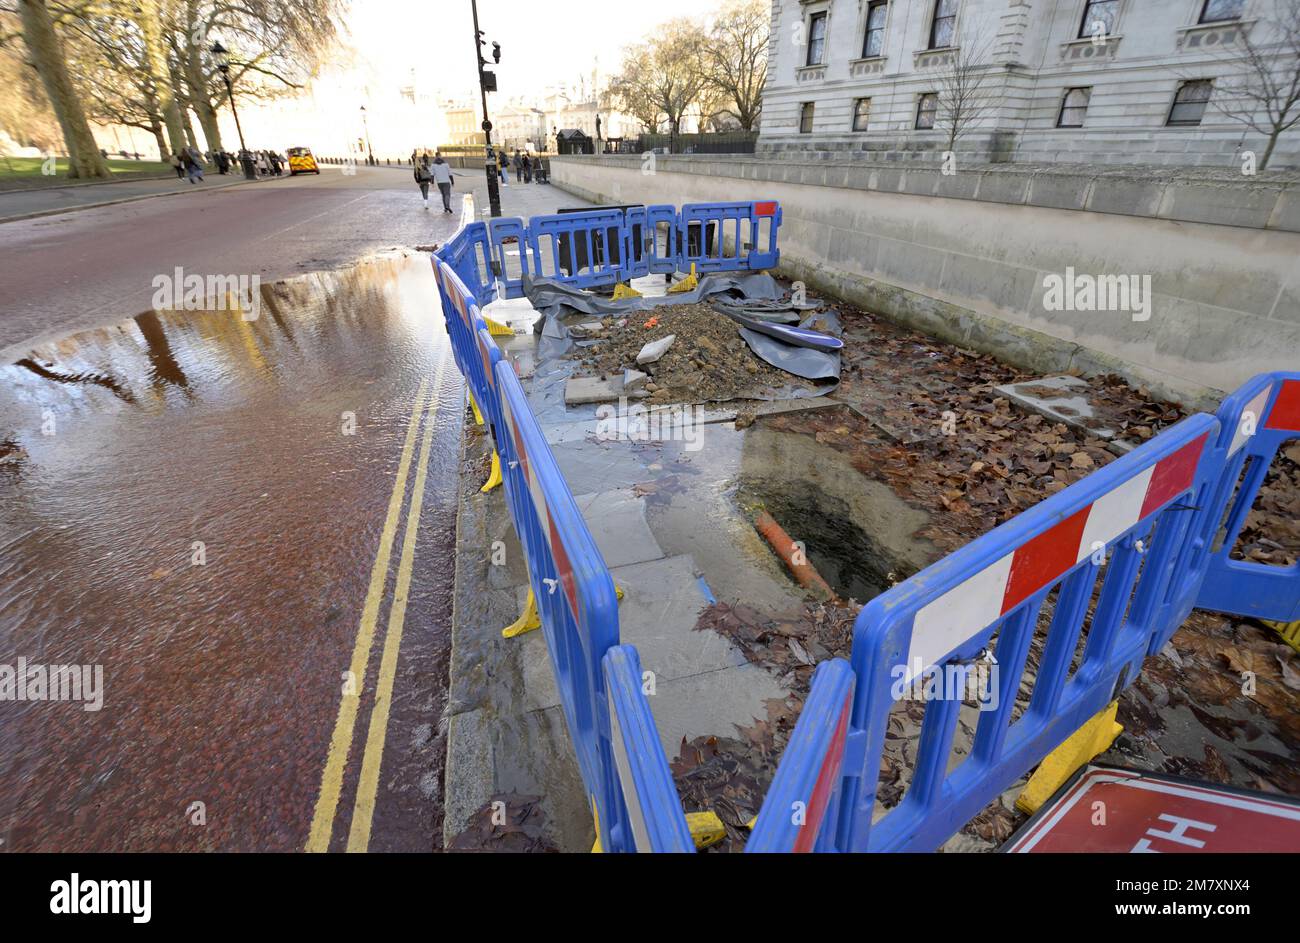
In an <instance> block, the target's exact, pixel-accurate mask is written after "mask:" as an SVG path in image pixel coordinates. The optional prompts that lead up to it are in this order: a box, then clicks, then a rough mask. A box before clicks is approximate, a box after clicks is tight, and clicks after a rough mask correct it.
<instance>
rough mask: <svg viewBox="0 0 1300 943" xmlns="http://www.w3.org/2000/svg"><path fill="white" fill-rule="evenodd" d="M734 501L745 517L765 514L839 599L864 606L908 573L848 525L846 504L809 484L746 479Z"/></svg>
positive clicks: (907, 567) (860, 530)
mask: <svg viewBox="0 0 1300 943" xmlns="http://www.w3.org/2000/svg"><path fill="white" fill-rule="evenodd" d="M736 497H737V500H738V501H739V502H740V503H741V506H742V507H744V508H746V510H748V511H749V512H750V513H751V516H752V515H753V514H757V513H758V512H759V511H767V513H769V514H770V515H772V517H773V518H774V519H775V520H776V522H777V523H778V524H780V525H781V527H782V528H783V529H784V530H785V532H786V533H787V534H789V535H790V537H791V539H792V540H795V541H798V542H799V543H802V544H803V547H804V553H805V555H806V556H807V558H808V562H809V563H810V564H812V566H813V567H814V568H815V569H816V570H817V572H818V573H820V574H821V575H822V578H823V579H825V580H826V582H827V583H829V584H830V586H831V589H833V590H834V591H835V592H836V594H837V595H839V596H840V597H841V598H843V599H856V600H857V601H858V602H862V603H865V602H868V601H870V600H871V599H874V598H875V597H876V596H879V595H880V594H881V593H883V592H884V591H885V590H887V589H888V588H889V587H890V586H892V585H894V584H895V583H897V582H899V581H900V580H904V579H906V578H907V577H909V576H911V575H912V573H913V572H914V569H913V568H912V567H911V566H910V565H909V564H907V563H906V562H904V561H903V560H900V559H899V558H898V556H897V555H896V554H894V553H891V552H890V551H889V549H888V548H886V547H885V546H883V545H882V543H881V542H880V541H879V540H878V539H877V538H876V537H873V536H872V534H871V533H870V532H869V531H868V530H867V529H866V528H864V527H863V526H862V525H861V524H859V523H858V522H857V521H855V520H853V513H852V509H851V508H850V507H849V503H848V502H847V501H845V500H843V499H842V498H837V497H835V496H834V495H832V494H828V493H827V492H826V491H825V490H824V489H823V488H821V487H820V486H819V485H817V484H815V483H814V482H811V481H808V480H806V479H793V480H792V479H788V478H756V477H746V478H742V479H741V480H740V484H739V489H738V490H737V495H736Z"/></svg>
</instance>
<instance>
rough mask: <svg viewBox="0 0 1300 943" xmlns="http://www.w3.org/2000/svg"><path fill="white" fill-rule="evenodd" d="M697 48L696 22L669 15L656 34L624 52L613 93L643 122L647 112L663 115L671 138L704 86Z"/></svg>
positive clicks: (698, 36) (699, 40)
mask: <svg viewBox="0 0 1300 943" xmlns="http://www.w3.org/2000/svg"><path fill="white" fill-rule="evenodd" d="M701 48H702V40H701V39H700V34H699V29H698V28H697V27H696V25H695V24H694V23H692V22H691V21H690V20H689V19H685V18H680V19H676V20H671V21H669V22H668V23H666V24H664V25H663V26H662V27H660V33H659V35H658V36H657V37H655V38H654V39H652V40H650V41H649V42H648V43H644V44H642V45H640V46H634V47H632V48H631V49H629V50H628V51H627V52H626V53H625V54H624V60H623V68H622V70H621V71H620V73H619V75H618V77H617V78H616V79H615V80H614V85H613V92H614V95H615V97H616V98H617V100H618V101H619V103H620V104H621V105H622V106H623V107H624V109H625V110H627V111H628V113H629V114H632V115H634V116H635V117H636V118H637V119H638V120H639V121H641V122H642V123H643V124H648V123H649V122H647V121H646V118H647V117H648V116H650V115H651V114H653V115H654V120H655V121H656V123H657V122H658V118H659V116H660V115H662V116H663V117H664V119H665V120H666V122H667V124H668V131H669V133H670V134H671V135H672V136H673V138H674V139H675V138H676V137H677V135H678V134H680V133H681V129H682V119H683V118H685V117H686V114H687V112H688V111H690V109H691V108H692V107H693V106H696V105H698V103H699V99H700V92H701V90H702V89H703V87H704V78H703V73H702V72H701V70H700V56H701Z"/></svg>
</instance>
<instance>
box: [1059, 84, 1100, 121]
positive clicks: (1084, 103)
mask: <svg viewBox="0 0 1300 943" xmlns="http://www.w3.org/2000/svg"><path fill="white" fill-rule="evenodd" d="M1090 98H1092V89H1091V88H1067V89H1066V90H1065V98H1063V99H1061V114H1060V116H1059V117H1058V118H1057V119H1056V126H1057V127H1058V128H1082V127H1083V117H1084V115H1086V114H1087V113H1088V100H1089V99H1090Z"/></svg>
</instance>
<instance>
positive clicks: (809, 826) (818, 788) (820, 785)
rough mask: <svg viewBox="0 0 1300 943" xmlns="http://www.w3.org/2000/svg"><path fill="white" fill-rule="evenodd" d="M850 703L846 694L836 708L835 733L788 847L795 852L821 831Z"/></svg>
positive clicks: (802, 850)
mask: <svg viewBox="0 0 1300 943" xmlns="http://www.w3.org/2000/svg"><path fill="white" fill-rule="evenodd" d="M852 703H853V698H852V697H851V696H850V697H846V698H845V699H844V706H843V707H842V708H840V717H839V720H838V721H836V723H835V733H834V734H832V735H831V742H830V745H829V746H828V747H827V748H826V755H825V756H824V757H823V758H822V765H821V768H820V769H819V770H818V771H817V781H816V782H815V783H813V791H812V796H810V797H809V800H808V809H807V814H806V815H805V816H804V825H803V827H802V828H800V829H799V834H798V835H797V836H795V840H794V846H793V847H792V848H791V849H790V850H791V851H793V852H794V853H795V854H808V853H810V852H811V851H812V850H813V848H814V847H815V846H816V844H817V834H818V832H820V831H821V827H822V819H823V818H825V816H826V807H827V806H828V805H830V801H831V792H832V791H833V790H834V789H835V780H837V779H839V776H840V764H841V763H842V762H843V760H844V744H845V743H846V742H847V740H848V734H849V708H850V706H851V705H852Z"/></svg>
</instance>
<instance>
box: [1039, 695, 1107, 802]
mask: <svg viewBox="0 0 1300 943" xmlns="http://www.w3.org/2000/svg"><path fill="white" fill-rule="evenodd" d="M1118 708H1119V701H1111V702H1110V704H1108V705H1107V706H1106V707H1105V708H1104V709H1103V710H1102V711H1101V713H1099V714H1097V716H1095V717H1093V718H1092V720H1090V721H1088V722H1087V723H1086V724H1084V725H1083V726H1082V727H1080V728H1079V729H1078V730H1076V731H1075V732H1074V733H1072V734H1070V738H1069V739H1068V740H1066V741H1065V742H1064V743H1062V744H1061V745H1060V746H1059V747H1057V748H1056V749H1055V750H1053V751H1052V752H1051V753H1049V754H1047V756H1046V758H1045V759H1044V760H1043V762H1042V763H1040V764H1039V765H1038V769H1036V770H1035V771H1034V775H1033V776H1031V777H1029V782H1028V783H1027V784H1026V785H1025V789H1024V791H1023V792H1022V793H1020V797H1019V798H1018V799H1016V808H1017V809H1019V810H1020V811H1021V812H1028V813H1029V814H1030V815H1032V814H1033V813H1035V812H1037V811H1038V807H1039V806H1041V805H1042V804H1043V803H1044V802H1046V801H1047V800H1048V799H1050V798H1052V796H1053V795H1055V793H1056V790H1058V789H1060V788H1061V787H1062V786H1063V785H1065V781H1066V780H1067V779H1069V778H1070V777H1071V776H1073V775H1074V774H1075V772H1076V771H1077V770H1078V769H1079V768H1080V767H1081V766H1083V764H1084V763H1087V762H1088V761H1089V760H1091V759H1092V758H1093V757H1094V756H1098V755H1099V754H1102V753H1105V752H1106V751H1107V750H1109V749H1110V745H1111V744H1112V743H1114V742H1115V738H1116V737H1118V736H1119V735H1120V734H1121V733H1123V732H1124V727H1123V725H1121V724H1117V723H1116V722H1115V712H1116V710H1117V709H1118Z"/></svg>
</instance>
